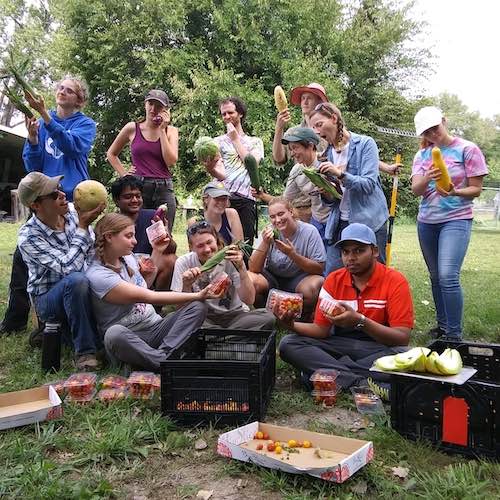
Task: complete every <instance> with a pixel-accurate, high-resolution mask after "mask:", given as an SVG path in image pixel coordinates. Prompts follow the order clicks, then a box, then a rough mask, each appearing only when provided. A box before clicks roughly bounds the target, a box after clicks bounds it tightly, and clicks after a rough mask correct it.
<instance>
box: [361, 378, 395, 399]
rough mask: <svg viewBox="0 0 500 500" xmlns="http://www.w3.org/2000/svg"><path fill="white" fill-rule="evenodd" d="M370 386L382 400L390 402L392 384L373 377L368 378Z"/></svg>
mask: <svg viewBox="0 0 500 500" xmlns="http://www.w3.org/2000/svg"><path fill="white" fill-rule="evenodd" d="M366 381H367V382H368V387H369V388H370V389H371V390H372V391H373V392H374V393H375V394H376V395H377V396H378V397H379V398H380V399H381V400H382V401H386V402H389V401H390V400H391V384H389V383H387V382H379V381H378V380H373V379H372V378H371V377H369V378H367V379H366Z"/></svg>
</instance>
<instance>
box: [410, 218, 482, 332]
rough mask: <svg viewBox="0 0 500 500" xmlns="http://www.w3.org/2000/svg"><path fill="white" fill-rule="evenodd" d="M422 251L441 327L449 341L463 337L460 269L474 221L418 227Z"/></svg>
mask: <svg viewBox="0 0 500 500" xmlns="http://www.w3.org/2000/svg"><path fill="white" fill-rule="evenodd" d="M417 229H418V239H419V242H420V248H421V249H422V254H423V255H424V260H425V263H426V264H427V268H428V269H429V274H430V277H431V284H432V296H433V298H434V304H435V306H436V315H437V322H438V326H439V327H440V328H442V329H443V330H444V331H445V332H446V336H447V337H450V338H456V339H460V338H462V315H463V308H464V299H463V295H462V287H461V286H460V268H461V267H462V263H463V261H464V257H465V254H466V252H467V247H468V246H469V241H470V233H471V229H472V219H461V220H451V221H448V222H442V223H440V224H426V223H423V222H419V223H418V224H417Z"/></svg>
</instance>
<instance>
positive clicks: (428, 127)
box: [412, 106, 488, 340]
mask: <svg viewBox="0 0 500 500" xmlns="http://www.w3.org/2000/svg"><path fill="white" fill-rule="evenodd" d="M415 129H416V132H417V135H419V136H421V137H422V139H423V147H422V148H421V149H420V150H419V151H418V152H417V154H416V155H415V159H414V160H413V169H412V191H413V193H414V194H415V195H416V196H421V197H422V201H421V203H420V208H419V212H418V217H417V230H418V239H419V242H420V248H421V250H422V254H423V256H424V260H425V263H426V265H427V268H428V270H429V274H430V278H431V285H432V296H433V298H434V304H435V306H436V316H437V318H436V319H437V326H436V327H435V328H433V329H432V330H431V331H430V332H429V334H430V335H431V336H432V337H434V338H436V337H442V336H445V337H446V338H447V339H449V340H460V339H461V338H462V316H463V294H462V288H461V286H460V270H461V267H462V263H463V261H464V258H465V254H466V253H467V248H468V245H469V240H470V235H471V229H472V217H473V214H472V200H473V199H474V198H475V197H477V196H479V195H480V194H481V190H482V187H483V178H484V176H485V175H487V174H488V168H487V166H486V162H485V159H484V156H483V153H482V152H481V150H480V149H479V148H478V147H477V146H476V145H475V144H474V143H472V142H470V141H466V140H465V139H462V138H460V137H455V136H453V135H451V134H450V133H449V131H448V129H447V127H446V119H445V118H444V116H443V114H442V112H441V110H440V109H439V108H436V107H434V106H427V107H424V108H422V109H421V110H420V111H418V113H417V114H416V115H415ZM434 146H436V147H438V148H439V149H440V150H441V154H442V156H443V159H444V162H445V163H446V166H447V168H448V172H449V175H450V178H451V186H450V189H449V190H448V191H444V190H443V189H441V188H439V187H438V186H437V184H436V181H438V180H439V179H440V178H441V175H442V174H441V171H440V170H439V169H438V168H437V167H436V166H435V165H434V163H433V161H432V148H433V147H434Z"/></svg>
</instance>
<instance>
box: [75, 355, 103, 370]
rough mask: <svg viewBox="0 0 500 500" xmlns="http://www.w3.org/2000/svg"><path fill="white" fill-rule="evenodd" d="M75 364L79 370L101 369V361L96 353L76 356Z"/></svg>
mask: <svg viewBox="0 0 500 500" xmlns="http://www.w3.org/2000/svg"><path fill="white" fill-rule="evenodd" d="M75 366H76V369H77V370H78V371H81V372H92V371H94V370H98V369H99V361H97V358H96V357H95V354H80V355H79V356H77V357H76V360H75Z"/></svg>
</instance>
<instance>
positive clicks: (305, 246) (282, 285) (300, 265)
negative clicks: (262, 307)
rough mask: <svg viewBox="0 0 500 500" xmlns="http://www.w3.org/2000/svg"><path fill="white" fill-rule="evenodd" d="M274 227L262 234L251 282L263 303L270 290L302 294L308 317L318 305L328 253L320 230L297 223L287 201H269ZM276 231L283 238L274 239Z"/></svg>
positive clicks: (309, 225)
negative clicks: (275, 289) (274, 230)
mask: <svg viewBox="0 0 500 500" xmlns="http://www.w3.org/2000/svg"><path fill="white" fill-rule="evenodd" d="M269 218H270V219H271V223H272V226H268V227H266V228H265V229H264V230H263V231H262V241H261V243H260V245H259V247H258V248H257V249H256V250H255V251H254V252H253V253H252V256H251V257H250V260H249V269H250V278H251V280H252V282H253V284H254V286H255V290H256V293H257V295H258V296H260V298H261V300H263V299H264V298H265V296H266V295H267V293H268V291H269V289H271V288H277V289H279V290H284V291H286V292H297V293H301V294H302V295H303V297H304V314H303V317H306V316H307V314H309V313H310V312H311V311H312V310H313V309H314V306H315V304H316V301H317V299H318V293H319V290H320V288H321V285H322V284H323V276H322V274H323V270H324V267H325V260H326V252H325V247H324V246H323V242H322V241H321V236H320V234H319V232H318V230H317V229H316V228H315V227H314V226H312V225H311V224H307V223H306V222H302V221H297V220H295V219H294V217H293V214H292V208H291V206H290V203H289V202H288V201H287V200H286V199H284V198H272V199H271V200H270V201H269ZM273 228H274V229H276V230H277V231H278V233H279V236H277V237H275V236H274V235H273Z"/></svg>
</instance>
